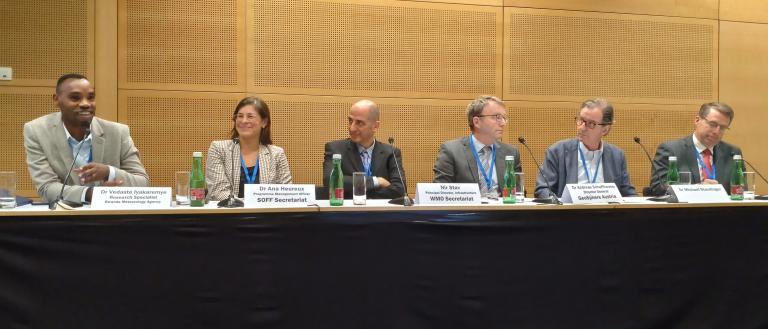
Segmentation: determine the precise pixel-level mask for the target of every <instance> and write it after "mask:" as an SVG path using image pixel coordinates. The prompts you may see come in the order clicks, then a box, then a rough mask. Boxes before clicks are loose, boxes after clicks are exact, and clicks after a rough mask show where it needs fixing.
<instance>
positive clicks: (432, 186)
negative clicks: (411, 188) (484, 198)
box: [416, 183, 480, 204]
mask: <svg viewBox="0 0 768 329" xmlns="http://www.w3.org/2000/svg"><path fill="white" fill-rule="evenodd" d="M416 203H417V204H480V187H479V186H478V185H477V184H474V183H462V184H456V183H418V184H416Z"/></svg>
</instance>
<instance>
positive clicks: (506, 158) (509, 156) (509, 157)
mask: <svg viewBox="0 0 768 329" xmlns="http://www.w3.org/2000/svg"><path fill="white" fill-rule="evenodd" d="M504 160H506V161H515V156H514V155H507V156H505V157H504Z"/></svg>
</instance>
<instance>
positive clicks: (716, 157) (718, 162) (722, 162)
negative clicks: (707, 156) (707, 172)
mask: <svg viewBox="0 0 768 329" xmlns="http://www.w3.org/2000/svg"><path fill="white" fill-rule="evenodd" d="M721 145H722V144H721V143H717V145H715V147H714V148H713V149H714V154H712V162H713V163H714V166H715V168H716V169H717V176H716V177H715V178H716V179H717V181H718V182H719V183H720V184H723V186H725V184H726V181H727V182H728V183H730V180H731V177H730V175H729V174H730V172H731V170H730V165H731V163H732V162H731V159H732V158H733V155H731V154H726V152H725V150H724V149H723V147H722V146H721Z"/></svg>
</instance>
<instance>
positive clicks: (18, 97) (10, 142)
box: [0, 87, 63, 197]
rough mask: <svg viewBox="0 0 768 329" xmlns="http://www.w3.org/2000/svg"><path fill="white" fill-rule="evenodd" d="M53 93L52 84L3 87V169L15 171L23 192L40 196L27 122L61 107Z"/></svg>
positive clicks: (0, 98) (0, 124)
mask: <svg viewBox="0 0 768 329" xmlns="http://www.w3.org/2000/svg"><path fill="white" fill-rule="evenodd" d="M52 94H53V88H30V87H26V88H3V89H0V109H2V115H3V119H2V120H0V131H1V132H2V134H3V142H2V144H3V153H2V156H0V171H13V172H16V181H17V182H16V190H17V192H18V193H19V194H21V195H26V196H35V197H36V196H37V191H36V189H35V186H34V185H33V184H32V180H31V179H30V178H29V171H28V170H27V154H26V152H25V151H24V123H25V122H27V121H31V120H33V119H35V118H37V117H40V116H43V115H45V114H48V113H51V112H55V111H58V110H57V109H56V108H55V107H54V105H53V101H52V100H51V95H52ZM62 137H63V136H62Z"/></svg>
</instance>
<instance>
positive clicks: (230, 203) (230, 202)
mask: <svg viewBox="0 0 768 329" xmlns="http://www.w3.org/2000/svg"><path fill="white" fill-rule="evenodd" d="M238 144H240V138H238V137H235V138H232V147H231V148H230V149H229V157H230V158H231V159H232V166H231V167H232V168H231V169H232V170H231V171H230V175H229V183H230V185H229V197H228V198H226V199H224V200H221V201H219V203H217V204H216V205H217V206H218V207H219V208H240V207H243V206H245V204H244V203H243V201H242V200H239V199H237V198H235V147H237V145H238Z"/></svg>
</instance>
